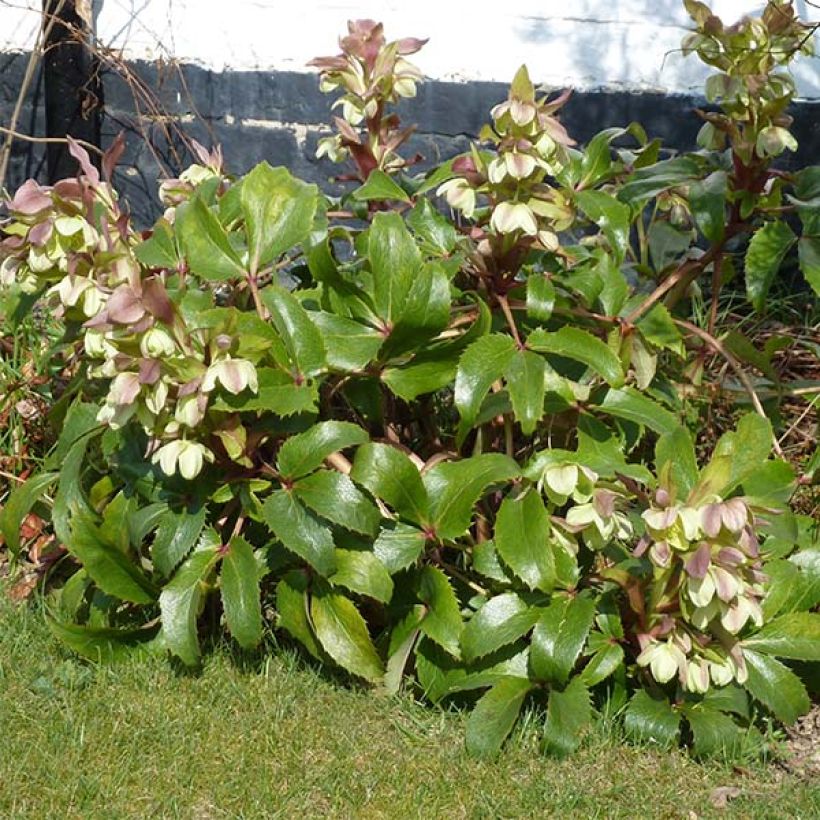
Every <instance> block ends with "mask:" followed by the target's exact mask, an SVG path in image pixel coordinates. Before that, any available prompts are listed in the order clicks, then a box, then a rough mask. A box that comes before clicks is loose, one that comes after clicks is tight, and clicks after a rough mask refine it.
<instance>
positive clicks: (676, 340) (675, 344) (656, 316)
mask: <svg viewBox="0 0 820 820" xmlns="http://www.w3.org/2000/svg"><path fill="white" fill-rule="evenodd" d="M637 327H638V329H639V330H640V331H641V336H643V337H644V339H646V341H648V342H651V343H652V344H653V345H655V347H660V348H666V349H667V350H671V351H672V352H673V353H677V354H679V355H683V337H682V336H681V334H680V331H679V330H678V328H677V326H676V325H675V323H674V321H672V316H671V315H670V313H669V311H668V310H667V309H666V306H665V305H661V304H657V305H654V306H653V307H652V309H651V310H650V311H649V312H648V313H647V314H646V315H645V316H643V317H642V318H641V319H640V321H638V323H637Z"/></svg>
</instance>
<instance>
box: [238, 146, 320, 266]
mask: <svg viewBox="0 0 820 820" xmlns="http://www.w3.org/2000/svg"><path fill="white" fill-rule="evenodd" d="M240 199H241V202H242V212H243V214H244V216H245V230H246V232H247V235H248V252H249V257H250V258H249V267H250V273H251V274H252V275H255V274H256V273H257V272H258V271H259V270H260V268H263V267H264V266H265V265H267V264H268V263H269V262H273V261H274V260H276V259H278V258H279V257H280V256H282V254H284V253H285V252H286V251H289V250H290V249H291V248H292V247H293V246H294V245H297V244H298V243H299V242H302V241H303V240H304V239H306V238H307V236H308V234H309V233H310V230H311V227H312V226H313V217H314V216H315V214H316V206H317V205H318V202H319V189H318V188H317V187H316V186H315V185H308V184H307V183H304V182H302V181H301V180H298V179H296V178H295V177H293V176H291V175H290V172H289V171H288V170H287V168H271V166H270V165H268V163H267V162H260V163H259V165H257V166H256V167H255V168H254V169H253V170H252V171H251V172H250V173H249V174H247V175H246V176H245V177H244V179H243V180H242V187H241V190H240Z"/></svg>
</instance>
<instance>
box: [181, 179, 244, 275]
mask: <svg viewBox="0 0 820 820" xmlns="http://www.w3.org/2000/svg"><path fill="white" fill-rule="evenodd" d="M176 234H177V237H178V239H179V242H180V245H181V246H182V250H183V252H184V255H185V259H186V261H187V263H188V267H189V268H190V269H191V271H192V272H193V273H194V274H196V275H197V276H200V277H202V278H203V279H209V280H211V281H217V282H219V281H227V280H230V279H242V278H244V276H245V273H246V271H245V266H244V265H243V264H242V262H241V261H240V259H239V256H238V254H237V253H236V251H235V250H234V249H233V246H232V245H231V242H230V240H229V239H228V234H227V233H226V232H225V229H224V228H223V227H222V225H221V224H220V223H219V220H218V219H217V218H216V216H215V214H214V213H213V212H212V211H211V209H210V208H209V207H208V206H207V205H206V204H205V203H204V202H203V201H202V199H201V197H200V196H198V195H194V197H192V199H191V200H190V202H188V203H187V204H186V205H185V207H184V208H180V210H179V211H178V212H177V221H176Z"/></svg>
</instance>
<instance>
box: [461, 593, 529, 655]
mask: <svg viewBox="0 0 820 820" xmlns="http://www.w3.org/2000/svg"><path fill="white" fill-rule="evenodd" d="M540 614H541V611H540V610H539V609H538V608H537V607H533V606H530V605H529V604H527V603H526V601H524V600H522V599H521V598H520V597H519V596H518V595H516V594H515V593H514V592H505V593H503V594H501V595H496V596H495V597H494V598H490V600H489V601H487V603H486V604H484V606H482V607H481V609H479V610H478V612H476V614H475V615H473V617H472V618H471V619H470V620H469V621H468V622H467V623H466V625H465V626H464V630H463V631H462V633H461V650H462V654H463V657H464V660H465V661H467V662H468V663H470V662H471V661H473V660H475V659H476V658H481V657H484V655H489V654H490V652H494V651H495V650H496V649H499V648H500V647H502V646H506V645H507V644H509V643H512V642H513V641H515V640H518V638H520V637H521V636H522V635H526V634H527V632H529V631H530V630H531V629H532V628H533V626H535V624H536V622H537V621H538V618H539V616H540Z"/></svg>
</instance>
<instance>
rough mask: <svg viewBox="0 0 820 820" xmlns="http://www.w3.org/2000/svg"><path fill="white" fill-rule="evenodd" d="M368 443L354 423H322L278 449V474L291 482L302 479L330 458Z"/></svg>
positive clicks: (290, 439) (364, 434) (365, 436)
mask: <svg viewBox="0 0 820 820" xmlns="http://www.w3.org/2000/svg"><path fill="white" fill-rule="evenodd" d="M369 440H370V437H369V436H368V435H367V433H366V432H365V431H364V430H363V429H362V428H361V427H359V426H358V425H357V424H351V423H350V422H347V421H321V422H319V423H318V424H314V425H313V426H312V427H311V428H309V429H308V430H306V431H305V432H304V433H298V434H297V435H295V436H291V437H290V438H289V439H287V441H285V443H284V444H283V445H282V446H281V447H280V448H279V455H278V458H277V465H278V467H279V472H280V473H281V474H282V475H283V476H284V477H285V478H288V479H291V480H293V479H297V478H301V477H302V476H304V475H307V474H308V473H310V472H312V471H313V470H315V469H316V468H317V467H320V466H321V465H322V463H323V462H324V460H325V459H326V458H327V457H328V456H329V455H332V454H333V453H337V452H339V450H346V449H347V448H348V447H354V446H356V445H357V444H364V443H365V442H367V441H369Z"/></svg>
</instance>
